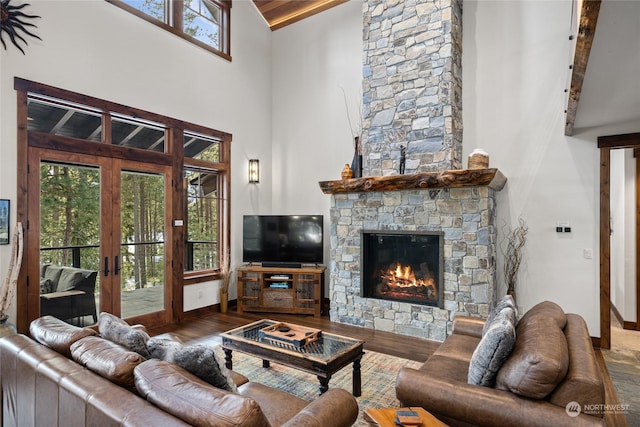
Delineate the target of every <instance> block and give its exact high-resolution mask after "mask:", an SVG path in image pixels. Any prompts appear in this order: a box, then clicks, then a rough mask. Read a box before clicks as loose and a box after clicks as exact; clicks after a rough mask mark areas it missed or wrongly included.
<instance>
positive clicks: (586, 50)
mask: <svg viewBox="0 0 640 427" xmlns="http://www.w3.org/2000/svg"><path fill="white" fill-rule="evenodd" d="M578 3H579V2H578ZM600 3H601V0H583V1H582V7H581V8H580V11H579V15H578V16H579V24H578V34H577V37H576V50H575V53H574V55H573V65H572V73H571V89H570V91H569V100H568V102H567V104H568V105H567V109H566V121H565V127H564V134H565V135H567V136H571V135H572V134H573V125H574V124H575V121H576V112H577V111H578V103H579V101H580V93H581V92H582V84H583V82H584V75H585V73H586V71H587V63H588V62H589V55H590V54H591V46H592V45H593V38H594V36H595V34H596V26H597V24H598V15H599V13H600Z"/></svg>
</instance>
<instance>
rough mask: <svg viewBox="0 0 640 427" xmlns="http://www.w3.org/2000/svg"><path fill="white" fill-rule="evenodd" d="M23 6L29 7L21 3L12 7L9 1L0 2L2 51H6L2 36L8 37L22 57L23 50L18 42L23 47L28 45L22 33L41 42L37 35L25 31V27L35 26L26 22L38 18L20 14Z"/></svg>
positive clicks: (2, 0)
mask: <svg viewBox="0 0 640 427" xmlns="http://www.w3.org/2000/svg"><path fill="white" fill-rule="evenodd" d="M25 6H29V3H23V4H20V5H17V6H15V5H12V4H11V0H1V1H0V42H2V46H3V47H4V50H7V44H6V43H5V41H4V37H3V36H4V35H5V34H6V35H8V36H9V39H10V40H11V43H13V45H14V46H15V47H17V48H18V49H20V52H22V54H23V55H24V49H22V47H21V46H20V44H19V42H20V41H22V43H24V45H25V46H26V45H28V43H27V41H26V40H25V38H24V37H23V36H22V35H21V34H20V32H22V33H23V34H24V35H28V36H31V37H35V38H37V39H38V40H42V39H41V38H40V37H38V36H37V35H35V34H33V33H32V32H31V31H29V30H27V28H26V27H34V28H36V26H35V25H34V24H32V23H31V22H27V20H29V19H34V18H40V17H39V16H36V15H28V14H26V13H24V12H22V8H24V7H25Z"/></svg>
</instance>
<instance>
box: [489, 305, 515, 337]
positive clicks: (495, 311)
mask: <svg viewBox="0 0 640 427" xmlns="http://www.w3.org/2000/svg"><path fill="white" fill-rule="evenodd" d="M505 309H506V310H507V314H508V315H509V316H512V317H513V319H512V320H511V323H513V324H514V325H515V324H516V319H517V318H518V309H517V308H516V302H515V301H514V300H513V297H512V296H511V295H505V296H503V297H502V298H501V299H500V301H498V302H497V304H496V306H495V307H493V309H492V310H491V311H490V312H489V315H488V316H487V321H486V322H485V324H484V327H483V328H482V335H484V334H486V333H487V330H488V329H489V325H491V323H492V322H493V319H495V317H496V316H497V315H498V313H500V312H501V311H502V310H505Z"/></svg>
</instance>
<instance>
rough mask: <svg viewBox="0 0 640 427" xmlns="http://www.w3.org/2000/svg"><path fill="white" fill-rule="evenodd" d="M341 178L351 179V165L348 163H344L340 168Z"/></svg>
mask: <svg viewBox="0 0 640 427" xmlns="http://www.w3.org/2000/svg"><path fill="white" fill-rule="evenodd" d="M341 176H342V179H351V178H353V171H352V170H351V166H349V163H345V164H344V167H343V168H342V174H341Z"/></svg>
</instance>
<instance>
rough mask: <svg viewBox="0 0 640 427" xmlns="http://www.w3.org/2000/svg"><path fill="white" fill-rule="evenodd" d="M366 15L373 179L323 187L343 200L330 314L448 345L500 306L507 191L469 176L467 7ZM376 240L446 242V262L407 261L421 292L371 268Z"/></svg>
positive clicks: (370, 4) (448, 3)
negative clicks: (458, 320) (461, 320)
mask: <svg viewBox="0 0 640 427" xmlns="http://www.w3.org/2000/svg"><path fill="white" fill-rule="evenodd" d="M363 10H364V21H363V22H364V31H363V37H364V42H363V48H364V65H363V110H362V111H363V117H362V138H361V143H362V152H363V153H362V154H363V164H364V166H363V175H362V178H354V179H347V180H340V181H323V182H320V187H321V189H322V191H323V192H324V193H326V194H330V195H331V213H330V217H331V218H330V222H331V228H330V244H331V261H330V270H329V277H330V292H329V298H330V304H331V306H330V316H331V320H332V321H336V322H341V323H348V324H353V325H359V326H363V327H366V328H372V329H379V330H384V331H390V332H395V333H399V334H404V335H410V336H416V337H422V338H429V339H433V340H438V341H443V340H444V339H445V338H446V336H447V335H448V334H449V333H450V332H451V328H452V323H453V318H454V317H455V315H456V314H458V313H461V312H463V313H465V314H470V315H473V316H486V315H487V314H488V312H489V308H490V306H491V304H492V303H493V302H494V301H495V300H496V288H497V286H496V279H495V268H496V224H495V222H496V205H495V192H496V191H499V190H501V189H502V188H503V186H504V185H505V182H506V178H505V177H504V176H503V175H502V174H501V173H500V171H498V170H497V169H489V168H487V169H474V170H464V169H461V168H462V159H461V157H462V75H461V72H462V68H461V64H462V52H461V49H462V27H461V25H462V0H441V1H438V2H433V1H432V0H415V1H411V2H408V1H404V2H403V1H389V0H365V2H364V5H363ZM370 234H377V237H380V236H383V237H385V236H392V235H393V236H406V235H413V236H439V242H438V243H437V245H434V246H439V248H440V247H441V249H439V251H440V252H441V253H442V257H441V258H440V259H438V260H437V261H432V260H431V258H430V256H431V255H426V254H424V253H423V254H421V255H416V258H411V257H410V258H409V259H408V260H407V259H405V260H404V261H405V262H406V261H408V263H409V264H410V267H411V270H412V271H413V273H414V275H416V273H418V276H421V277H416V279H420V280H422V282H424V283H423V284H421V285H420V286H417V285H413V282H412V280H413V279H411V280H409V279H405V278H404V277H405V276H404V268H406V267H407V266H403V265H400V267H399V268H398V267H396V269H393V267H394V265H393V264H394V263H395V262H396V261H395V260H392V258H393V256H390V255H389V254H388V253H384V254H381V255H379V259H384V262H383V261H381V262H380V264H384V263H388V264H390V265H388V266H387V268H386V270H389V269H391V270H392V271H391V272H388V271H382V272H378V271H369V270H367V268H368V267H367V266H365V264H367V263H368V262H369V260H368V259H367V257H368V256H369V255H368V253H367V255H365V254H364V253H365V251H364V249H366V248H363V246H365V247H366V246H367V245H370V244H371V241H370V240H368V239H369V237H370ZM415 238H416V239H417V240H420V239H421V238H422V237H420V238H418V237H415ZM383 240H384V239H383ZM427 240H428V239H427ZM412 244H413V243H412V242H411V241H410V242H409V243H407V242H404V245H408V246H409V248H412V249H414V250H415V251H419V249H420V248H419V247H418V246H419V244H416V246H414V247H411V245H412ZM402 246H403V243H402V242H401V243H399V244H397V248H398V251H399V253H402V249H401V248H402ZM408 252H409V251H408V250H407V251H406V253H408ZM398 261H400V260H398ZM433 264H439V265H440V267H436V266H434V265H433ZM367 265H368V264H367ZM380 269H381V268H380V266H378V267H375V268H374V270H380ZM396 270H398V272H399V273H398V274H399V275H401V280H397V278H396V277H395V276H389V275H395V271H396ZM436 271H437V276H438V277H437V283H436V284H428V285H427V284H426V283H427V282H428V281H429V280H431V279H430V278H429V277H428V276H430V275H436V274H435V272H436ZM382 275H386V276H385V277H384V278H381V276H382ZM394 280H395V282H393V281H394ZM405 280H407V281H408V282H407V283H409V282H410V283H411V286H413V287H411V288H410V290H405V289H400V284H401V283H402V284H403V285H405V284H407V283H405V282H404V281H405ZM390 282H392V283H391V284H390ZM367 286H373V288H374V289H373V292H372V291H371V289H370V290H369V291H363V290H364V289H366V288H367ZM432 286H433V287H432ZM434 293H435V295H436V296H435V297H433V296H434ZM418 294H420V295H418ZM423 294H425V295H423ZM428 294H431V296H432V298H425V296H426V295H428ZM411 295H412V296H413V298H411V297H410V296H411ZM425 300H427V301H428V302H427V303H425Z"/></svg>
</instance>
